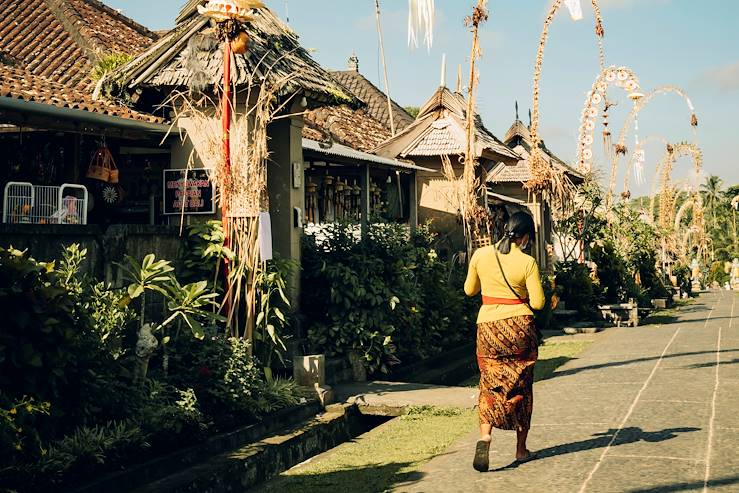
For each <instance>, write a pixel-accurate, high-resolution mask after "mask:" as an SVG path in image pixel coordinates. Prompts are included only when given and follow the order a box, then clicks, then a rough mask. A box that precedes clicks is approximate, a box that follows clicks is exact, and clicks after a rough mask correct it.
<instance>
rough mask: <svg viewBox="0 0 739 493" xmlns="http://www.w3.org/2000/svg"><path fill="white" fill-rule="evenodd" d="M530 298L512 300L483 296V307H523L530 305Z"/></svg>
mask: <svg viewBox="0 0 739 493" xmlns="http://www.w3.org/2000/svg"><path fill="white" fill-rule="evenodd" d="M528 302H529V300H528V298H524V299H521V300H519V299H512V298H493V297H491V296H485V295H483V296H482V304H483V305H523V304H524V303H528Z"/></svg>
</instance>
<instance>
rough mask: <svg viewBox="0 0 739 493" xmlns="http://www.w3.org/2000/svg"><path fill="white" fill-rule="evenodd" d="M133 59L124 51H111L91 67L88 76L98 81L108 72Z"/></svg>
mask: <svg viewBox="0 0 739 493" xmlns="http://www.w3.org/2000/svg"><path fill="white" fill-rule="evenodd" d="M132 59H133V57H132V56H131V55H128V54H125V53H112V54H110V55H107V56H105V57H103V58H102V59H101V60H100V61H99V62H98V63H97V64H96V65H95V67H94V68H93V69H92V73H91V74H90V78H91V79H92V80H94V81H98V80H100V79H102V78H103V77H105V76H106V75H107V74H108V73H110V72H113V71H114V70H116V69H117V68H118V67H121V66H123V65H125V64H127V63H128V62H130V61H131V60H132Z"/></svg>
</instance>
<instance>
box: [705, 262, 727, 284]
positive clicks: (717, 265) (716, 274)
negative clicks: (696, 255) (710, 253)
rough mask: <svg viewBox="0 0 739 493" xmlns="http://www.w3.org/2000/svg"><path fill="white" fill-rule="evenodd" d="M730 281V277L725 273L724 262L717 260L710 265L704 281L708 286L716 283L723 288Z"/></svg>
mask: <svg viewBox="0 0 739 493" xmlns="http://www.w3.org/2000/svg"><path fill="white" fill-rule="evenodd" d="M730 279H731V276H730V275H729V273H728V272H726V268H725V266H724V262H722V261H720V260H717V261H715V262H713V263H711V266H710V267H709V269H708V278H707V279H706V281H707V284H708V285H711V284H712V283H714V282H717V283H718V284H719V285H720V286H723V285H724V284H726V283H727V282H729V280H730Z"/></svg>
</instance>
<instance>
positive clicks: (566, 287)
mask: <svg viewBox="0 0 739 493" xmlns="http://www.w3.org/2000/svg"><path fill="white" fill-rule="evenodd" d="M555 280H556V281H555V282H556V285H557V291H558V293H559V296H560V298H561V299H562V300H564V301H565V302H566V304H567V308H568V309H569V310H577V313H578V314H579V315H580V316H581V317H583V318H586V319H593V318H594V317H595V316H596V310H597V308H598V298H597V295H596V293H595V289H594V286H593V280H592V279H591V277H590V269H588V267H587V266H586V265H584V264H580V263H579V262H577V261H570V262H560V263H558V264H557V271H556V274H555Z"/></svg>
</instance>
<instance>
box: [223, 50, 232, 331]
mask: <svg viewBox="0 0 739 493" xmlns="http://www.w3.org/2000/svg"><path fill="white" fill-rule="evenodd" d="M221 117H222V121H221V124H222V130H223V169H224V177H225V184H224V186H223V187H222V189H221V193H222V194H223V197H221V224H222V226H223V246H224V247H226V248H230V247H231V239H230V234H229V224H228V213H229V210H228V205H229V199H230V198H229V186H230V181H231V180H230V176H231V43H230V42H229V40H228V39H227V40H226V41H225V42H224V48H223V97H222V100H221ZM223 273H224V277H225V279H226V285H225V299H224V300H223V308H224V312H225V313H229V312H230V305H231V297H232V296H233V292H232V290H231V280H230V278H229V277H230V274H231V272H230V265H229V261H228V258H227V257H224V258H223ZM229 320H231V317H229ZM229 324H230V322H229Z"/></svg>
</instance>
